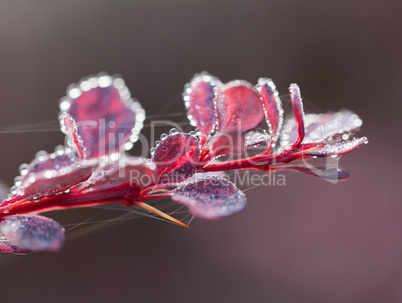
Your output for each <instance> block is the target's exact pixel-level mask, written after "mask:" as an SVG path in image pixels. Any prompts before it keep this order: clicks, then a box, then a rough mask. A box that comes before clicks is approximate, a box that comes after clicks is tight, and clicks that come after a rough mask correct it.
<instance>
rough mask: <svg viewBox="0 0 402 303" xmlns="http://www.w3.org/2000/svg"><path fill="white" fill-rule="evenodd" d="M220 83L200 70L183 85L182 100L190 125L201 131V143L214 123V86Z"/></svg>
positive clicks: (218, 85)
mask: <svg viewBox="0 0 402 303" xmlns="http://www.w3.org/2000/svg"><path fill="white" fill-rule="evenodd" d="M221 85H222V83H221V82H220V81H219V79H218V78H216V77H214V76H212V75H210V74H208V73H206V72H202V73H200V74H196V75H195V76H194V77H193V79H191V81H190V83H187V84H186V85H185V86H184V93H183V100H184V102H185V105H186V108H187V112H188V118H189V119H190V122H191V125H193V126H195V127H197V128H198V129H199V131H200V133H201V138H202V144H204V143H205V141H206V139H207V137H208V135H209V134H210V133H211V132H212V130H213V129H214V127H215V125H216V115H215V106H214V98H215V92H214V89H215V87H220V86H221Z"/></svg>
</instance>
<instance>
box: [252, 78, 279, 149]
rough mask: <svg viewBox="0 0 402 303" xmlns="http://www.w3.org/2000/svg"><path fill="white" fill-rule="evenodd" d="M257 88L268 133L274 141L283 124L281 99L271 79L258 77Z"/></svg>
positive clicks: (273, 141)
mask: <svg viewBox="0 0 402 303" xmlns="http://www.w3.org/2000/svg"><path fill="white" fill-rule="evenodd" d="M257 90H258V91H259V93H260V96H261V99H262V102H263V105H264V111H265V118H266V120H267V124H268V127H269V133H270V135H271V136H272V143H275V142H276V140H277V139H278V137H279V132H280V130H281V127H282V124H283V109H282V102H281V99H279V94H278V91H277V90H276V86H275V84H274V82H272V80H271V79H268V78H260V79H258V85H257Z"/></svg>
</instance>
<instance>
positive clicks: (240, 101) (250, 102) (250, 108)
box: [215, 80, 264, 133]
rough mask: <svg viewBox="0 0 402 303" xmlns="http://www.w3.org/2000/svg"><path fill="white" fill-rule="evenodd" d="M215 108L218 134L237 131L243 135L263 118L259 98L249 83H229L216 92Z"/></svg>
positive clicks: (240, 81) (237, 81) (239, 81)
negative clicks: (232, 130) (231, 130)
mask: <svg viewBox="0 0 402 303" xmlns="http://www.w3.org/2000/svg"><path fill="white" fill-rule="evenodd" d="M215 108H216V113H217V117H218V131H219V132H223V131H226V130H228V129H229V130H230V129H239V130H240V131H241V132H243V133H245V132H247V131H249V130H252V129H254V128H256V127H257V126H258V124H260V123H261V121H262V119H263V118H264V109H263V106H262V103H261V99H260V96H259V95H258V93H257V92H256V91H255V90H254V89H253V87H252V86H251V84H250V83H248V82H246V81H242V80H236V81H232V82H229V83H227V84H225V85H224V86H222V87H221V88H220V89H219V90H218V91H217V98H216V99H215Z"/></svg>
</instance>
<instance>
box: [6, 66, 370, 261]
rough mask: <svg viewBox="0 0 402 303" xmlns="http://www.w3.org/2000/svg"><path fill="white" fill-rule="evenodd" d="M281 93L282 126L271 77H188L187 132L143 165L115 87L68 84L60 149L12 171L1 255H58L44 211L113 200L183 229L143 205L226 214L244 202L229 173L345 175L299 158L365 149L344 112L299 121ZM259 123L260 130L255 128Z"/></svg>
mask: <svg viewBox="0 0 402 303" xmlns="http://www.w3.org/2000/svg"><path fill="white" fill-rule="evenodd" d="M289 91H290V98H291V104H292V109H293V115H291V116H290V117H287V118H286V119H284V117H283V116H284V111H283V107H282V102H281V100H280V98H279V94H278V92H277V90H276V87H275V85H274V83H273V82H272V80H271V79H268V78H260V79H259V80H258V84H257V85H255V86H253V85H252V84H250V83H248V82H246V81H244V80H235V81H231V82H228V83H225V84H224V83H222V82H221V81H220V80H219V79H218V78H217V77H214V76H212V75H210V74H208V73H206V72H203V73H200V74H196V75H195V76H194V77H193V78H192V79H191V81H190V82H189V83H188V84H186V85H185V87H184V93H183V100H184V103H185V106H186V109H187V112H188V118H189V120H190V123H191V124H192V125H193V126H195V127H196V132H195V131H193V132H190V133H182V132H179V131H178V130H176V129H172V130H171V131H170V133H169V134H162V135H161V140H160V141H157V142H156V143H155V147H154V148H152V149H151V155H152V157H151V159H143V158H137V157H133V156H130V155H128V154H127V153H125V152H126V150H128V149H130V148H131V147H132V146H133V144H134V143H135V142H136V141H137V140H138V136H139V134H140V131H141V129H142V127H143V122H144V120H145V111H144V110H143V109H142V107H141V105H140V103H139V102H138V101H136V100H134V99H133V98H131V96H130V92H129V90H128V88H127V87H126V86H125V84H124V81H123V80H122V79H121V78H120V77H118V76H109V75H107V74H105V73H103V74H99V75H97V76H92V77H88V78H85V79H82V80H81V81H80V82H79V83H78V84H74V85H71V86H70V87H69V88H68V89H67V94H66V96H65V97H64V98H62V99H61V101H60V110H61V112H60V114H59V121H60V126H61V131H62V132H63V133H64V134H65V135H66V145H65V146H59V147H57V148H56V150H55V151H54V152H53V153H47V152H44V151H41V152H38V154H37V155H36V157H35V159H34V160H33V161H32V162H31V163H30V164H23V165H21V167H20V176H19V177H17V178H16V179H15V185H14V186H13V187H12V188H11V192H10V194H9V195H8V197H4V201H3V202H2V203H0V251H1V252H11V253H17V254H25V253H28V252H52V251H57V250H58V249H60V247H61V246H62V244H63V241H64V230H63V228H62V226H61V225H60V224H59V223H57V222H55V221H53V220H51V219H49V218H46V217H43V216H39V215H37V213H43V212H46V211H50V210H58V209H66V208H75V207H86V206H94V205H100V204H104V203H115V202H118V203H121V204H123V205H126V206H136V207H140V208H143V209H146V210H148V211H151V212H154V213H155V214H157V215H160V216H162V217H164V218H166V219H169V220H171V221H173V222H175V223H177V224H181V225H184V226H186V225H185V224H183V223H182V222H180V221H178V220H176V219H174V218H172V217H171V216H169V215H167V214H165V213H163V212H161V211H159V210H157V209H155V208H153V207H152V206H150V205H148V204H146V203H145V201H146V200H149V199H156V198H161V197H171V199H172V200H174V201H175V202H177V203H179V204H182V205H185V206H187V208H188V209H189V210H190V212H191V213H192V214H193V215H194V216H196V217H199V218H204V219H210V220H215V219H220V218H224V217H228V216H232V215H234V214H236V213H238V212H240V211H241V210H242V209H243V208H244V207H245V205H246V197H245V195H244V193H243V192H242V191H241V190H239V189H238V188H236V186H235V185H234V184H233V183H231V182H229V181H227V180H226V179H225V178H224V173H223V172H225V171H229V170H243V169H254V170H260V171H268V172H269V171H274V170H279V169H292V170H296V171H300V172H303V173H306V174H310V175H314V176H318V177H322V178H325V179H336V180H342V179H345V178H347V177H348V176H349V173H348V172H347V171H346V170H345V169H343V168H335V169H334V168H327V169H326V168H325V167H324V168H323V167H320V166H318V165H317V166H312V165H311V164H309V163H307V162H306V161H305V160H306V159H310V158H315V157H329V156H336V155H341V154H346V153H348V152H351V151H352V150H354V149H356V148H357V147H359V146H360V145H362V144H365V143H367V138H366V137H362V138H352V139H349V138H350V137H351V136H352V135H354V133H355V132H356V131H357V130H358V129H359V128H360V126H361V125H362V121H361V119H360V118H359V117H358V116H357V115H356V114H354V113H353V112H351V111H349V110H343V111H341V112H337V113H326V114H309V115H305V114H304V110H303V104H302V98H301V94H300V89H299V87H298V86H297V85H296V84H291V85H290V88H289ZM261 124H265V125H266V129H263V130H261V129H260V128H258V127H259V126H260V125H261ZM257 128H258V129H257ZM256 146H258V147H259V148H260V149H258V151H261V152H257V153H256V149H255V147H256ZM261 147H262V149H261ZM298 160H299V161H298Z"/></svg>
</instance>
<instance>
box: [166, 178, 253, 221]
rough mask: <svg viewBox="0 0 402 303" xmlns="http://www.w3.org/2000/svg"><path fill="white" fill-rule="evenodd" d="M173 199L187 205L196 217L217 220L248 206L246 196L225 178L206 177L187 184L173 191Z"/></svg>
mask: <svg viewBox="0 0 402 303" xmlns="http://www.w3.org/2000/svg"><path fill="white" fill-rule="evenodd" d="M172 199H173V200H174V201H176V202H178V203H180V204H183V205H186V206H187V207H188V208H189V210H190V211H191V213H192V214H193V215H195V216H196V217H199V218H203V219H209V220H216V219H220V218H224V217H228V216H232V215H234V214H236V213H238V212H240V211H241V210H243V208H244V207H245V206H246V203H247V200H246V196H245V195H244V193H243V192H242V191H240V190H239V189H238V188H236V187H235V186H234V185H233V184H232V183H230V182H229V181H226V180H223V179H214V178H212V179H204V180H200V181H196V182H194V183H189V184H186V185H184V186H182V187H179V188H177V189H176V190H174V192H173V193H172Z"/></svg>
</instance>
